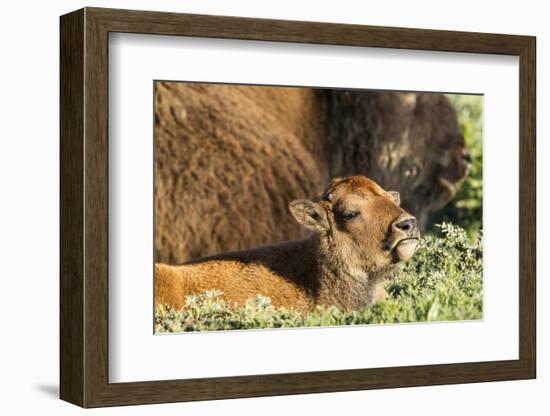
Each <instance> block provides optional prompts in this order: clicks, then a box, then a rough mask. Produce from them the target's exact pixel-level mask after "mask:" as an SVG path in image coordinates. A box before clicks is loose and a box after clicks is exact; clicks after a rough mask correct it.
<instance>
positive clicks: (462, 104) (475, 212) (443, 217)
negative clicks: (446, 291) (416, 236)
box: [428, 94, 483, 239]
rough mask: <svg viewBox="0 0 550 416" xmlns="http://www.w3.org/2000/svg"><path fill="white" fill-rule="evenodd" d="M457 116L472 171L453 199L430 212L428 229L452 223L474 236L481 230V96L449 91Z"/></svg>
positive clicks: (448, 96)
mask: <svg viewBox="0 0 550 416" xmlns="http://www.w3.org/2000/svg"><path fill="white" fill-rule="evenodd" d="M447 98H449V100H450V101H451V103H452V104H453V106H454V107H455V110H456V112H457V116H458V123H459V125H460V128H461V129H462V134H463V135H464V140H465V141H466V145H467V146H468V149H469V151H470V156H471V157H472V170H471V172H470V174H469V175H468V177H467V178H466V179H464V181H462V183H461V184H460V185H459V189H458V192H457V194H456V196H455V198H454V199H453V200H452V201H451V202H450V203H449V204H447V205H446V206H445V207H443V208H442V209H441V210H439V211H437V212H435V213H433V214H432V216H431V218H430V224H429V225H428V229H430V228H431V226H432V225H433V224H439V223H442V222H452V223H453V224H458V225H460V226H461V227H462V228H464V229H465V230H466V231H467V233H468V234H469V235H470V236H471V237H472V238H474V239H475V238H476V237H477V236H478V235H479V233H480V230H481V229H482V204H483V117H482V114H483V97H482V96H479V95H457V94H449V95H447Z"/></svg>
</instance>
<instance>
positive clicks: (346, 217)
mask: <svg viewBox="0 0 550 416" xmlns="http://www.w3.org/2000/svg"><path fill="white" fill-rule="evenodd" d="M358 215H359V211H348V212H345V213H344V215H342V218H343V219H344V220H346V221H349V220H352V219H354V218H355V217H357V216H358Z"/></svg>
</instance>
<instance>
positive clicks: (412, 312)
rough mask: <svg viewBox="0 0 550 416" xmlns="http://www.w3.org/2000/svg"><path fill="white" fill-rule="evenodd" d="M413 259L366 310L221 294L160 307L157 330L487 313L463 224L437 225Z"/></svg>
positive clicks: (476, 249) (476, 244)
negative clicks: (309, 308)
mask: <svg viewBox="0 0 550 416" xmlns="http://www.w3.org/2000/svg"><path fill="white" fill-rule="evenodd" d="M437 230H438V235H435V234H434V235H428V236H426V237H425V238H424V239H423V240H422V241H421V244H420V247H419V249H418V250H417V252H416V254H415V256H414V257H413V259H412V260H411V261H409V262H407V263H404V264H402V265H400V266H399V268H398V269H397V271H396V276H395V278H394V279H392V280H390V281H389V282H388V283H387V285H386V289H387V292H388V298H387V299H386V300H385V301H383V302H380V303H377V304H375V305H372V306H370V307H368V308H366V309H364V310H361V311H353V312H344V311H341V310H338V309H337V308H333V307H331V308H321V307H318V308H317V309H316V310H315V311H313V312H312V313H309V314H303V313H298V312H295V311H290V310H286V309H283V308H280V309H277V308H274V307H273V306H272V305H271V301H270V299H269V298H265V297H261V296H258V297H257V298H254V299H251V300H250V301H249V302H248V304H247V305H246V306H244V307H237V308H231V307H229V306H228V305H227V304H226V303H225V302H224V301H223V300H221V299H220V297H219V296H220V294H221V293H220V292H206V293H204V294H202V295H200V296H191V297H189V298H188V301H187V306H186V307H185V308H183V309H182V310H181V311H176V310H174V309H171V308H160V310H159V311H158V313H157V316H156V318H155V330H156V332H157V333H161V332H182V331H213V330H231V329H260V328H283V327H304V326H334V325H361V324H373V323H374V324H379V323H396V322H419V321H447V320H472V319H480V318H481V316H482V304H483V290H482V270H483V264H482V254H483V251H482V244H481V236H479V237H477V238H476V239H475V241H473V242H472V240H471V239H470V238H469V237H468V235H467V234H466V232H465V231H464V230H463V229H461V228H460V227H458V226H454V225H451V224H442V225H441V226H437Z"/></svg>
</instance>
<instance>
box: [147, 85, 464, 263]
mask: <svg viewBox="0 0 550 416" xmlns="http://www.w3.org/2000/svg"><path fill="white" fill-rule="evenodd" d="M463 152H464V142H463V139H462V137H461V136H460V135H459V133H458V128H457V123H456V117H455V114H454V110H453V109H452V108H451V106H450V105H449V103H448V101H447V99H446V98H445V97H444V96H442V95H439V94H414V93H391V92H361V91H337V90H316V89H311V88H280V87H276V88H272V87H253V86H232V85H212V84H188V83H173V82H158V83H156V93H155V155H156V158H155V252H156V261H159V262H164V263H181V262H183V261H186V260H189V259H191V258H195V257H199V256H205V255H211V254H215V253H219V252H224V251H232V250H240V249H243V248H248V247H254V246H258V245H263V244H269V243H272V242H275V241H283V240H288V239H298V238H303V237H305V235H306V234H304V232H303V230H301V229H300V227H299V226H298V224H297V223H296V222H294V221H293V220H292V218H290V216H288V215H287V211H286V210H287V205H288V203H289V202H290V201H292V200H293V199H298V198H304V197H305V196H307V195H312V194H313V192H314V191H315V190H316V189H319V188H320V187H321V186H322V184H323V183H326V181H328V179H329V178H330V177H333V176H337V175H350V174H367V175H368V176H371V177H372V178H373V179H375V180H376V181H378V182H379V183H380V184H381V185H382V186H384V187H386V188H393V189H396V190H397V191H399V192H400V193H401V194H402V201H403V206H404V207H405V208H406V209H408V210H409V211H410V212H411V213H413V214H414V215H415V216H417V217H418V218H419V221H420V223H421V225H422V224H423V222H424V220H425V218H426V216H427V213H428V212H429V210H431V209H433V208H436V207H439V206H441V205H442V204H444V203H445V202H446V201H447V200H448V199H449V197H450V196H451V195H452V194H453V192H454V189H453V184H454V183H455V182H456V181H458V180H459V179H460V178H462V177H463V176H464V174H465V172H466V167H465V166H466V164H465V163H464V162H463Z"/></svg>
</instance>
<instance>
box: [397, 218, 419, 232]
mask: <svg viewBox="0 0 550 416" xmlns="http://www.w3.org/2000/svg"><path fill="white" fill-rule="evenodd" d="M394 227H395V228H396V229H397V230H400V231H404V232H405V233H407V234H412V233H415V232H417V231H418V221H417V220H416V218H415V217H407V218H404V219H402V218H398V219H397V221H395V223H394Z"/></svg>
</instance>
